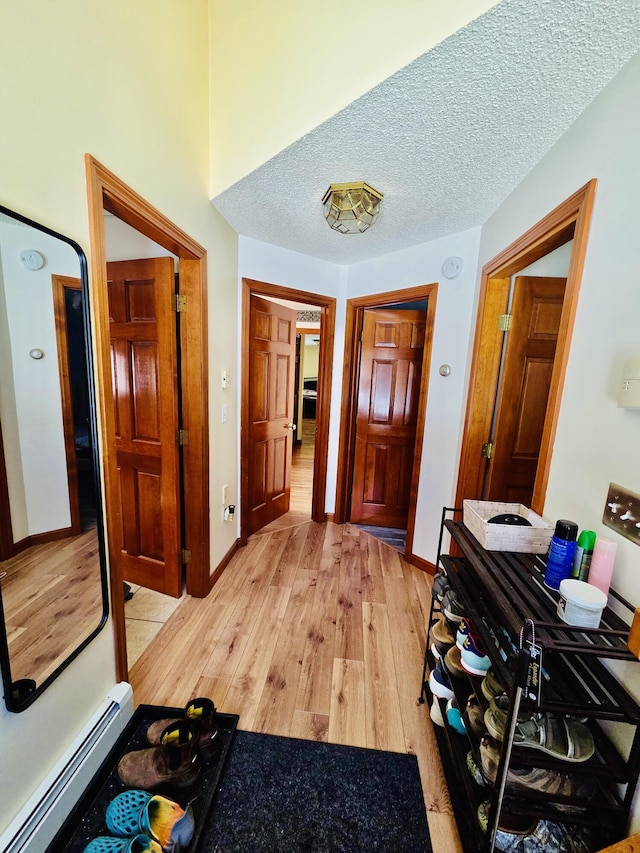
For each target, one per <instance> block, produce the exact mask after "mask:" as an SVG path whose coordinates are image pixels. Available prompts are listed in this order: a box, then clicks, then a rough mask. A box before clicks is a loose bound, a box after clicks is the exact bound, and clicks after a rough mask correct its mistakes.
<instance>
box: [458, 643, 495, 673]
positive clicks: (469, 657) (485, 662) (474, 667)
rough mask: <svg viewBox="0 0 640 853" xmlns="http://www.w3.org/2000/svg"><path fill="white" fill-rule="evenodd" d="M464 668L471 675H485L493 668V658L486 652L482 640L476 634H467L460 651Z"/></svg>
mask: <svg viewBox="0 0 640 853" xmlns="http://www.w3.org/2000/svg"><path fill="white" fill-rule="evenodd" d="M460 661H461V663H462V668H463V669H464V670H466V671H467V672H469V673H471V675H485V674H486V673H487V671H488V670H489V669H490V668H491V660H490V658H489V657H488V655H486V654H485V651H484V647H483V645H482V641H481V640H480V638H479V637H477V636H475V635H474V634H471V633H469V634H467V636H466V637H465V639H464V643H463V644H462V651H461V652H460Z"/></svg>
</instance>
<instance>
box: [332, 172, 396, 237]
mask: <svg viewBox="0 0 640 853" xmlns="http://www.w3.org/2000/svg"><path fill="white" fill-rule="evenodd" d="M381 201H382V193H381V192H379V191H378V190H374V188H373V187H370V186H369V184H365V182H364V181H357V182H356V183H354V184H331V186H330V187H329V189H328V190H327V191H326V193H325V194H324V198H323V199H322V204H323V205H324V218H325V219H326V220H327V222H328V223H329V227H330V228H333V230H334V231H339V232H340V233H341V234H362V232H363V231H366V230H367V228H369V227H370V226H371V225H373V223H374V222H375V221H376V219H377V218H378V214H379V213H380V202H381Z"/></svg>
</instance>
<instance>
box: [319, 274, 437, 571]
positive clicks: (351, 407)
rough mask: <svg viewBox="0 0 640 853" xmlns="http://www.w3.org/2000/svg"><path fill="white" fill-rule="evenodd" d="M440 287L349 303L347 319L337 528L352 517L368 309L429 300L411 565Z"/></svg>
mask: <svg viewBox="0 0 640 853" xmlns="http://www.w3.org/2000/svg"><path fill="white" fill-rule="evenodd" d="M437 295H438V285H437V283H434V284H423V285H418V286H416V287H409V288H406V289H403V290H391V291H387V292H385V293H377V294H371V295H369V296H361V297H359V298H357V299H347V311H346V317H345V343H344V367H343V379H342V417H341V419H340V438H339V445H338V446H339V449H338V473H337V485H336V508H335V514H334V518H335V521H336V523H337V524H344V523H345V522H347V521H348V520H349V516H350V513H351V484H352V481H353V460H354V445H355V431H356V411H357V404H358V374H359V369H358V368H359V363H360V354H359V351H360V329H361V328H362V318H363V315H364V312H365V310H366V309H367V308H382V307H383V306H385V305H394V304H398V303H402V302H414V301H415V300H423V299H426V300H427V312H426V314H427V316H426V326H425V334H424V347H423V350H422V352H423V356H422V377H421V380H420V398H419V401H418V420H417V423H416V440H415V450H414V454H413V470H412V473H411V492H410V497H409V516H408V519H407V542H406V547H405V554H404V556H405V559H406V560H407V561H408V562H411V558H412V557H413V538H414V533H415V523H416V503H417V500H418V487H419V485H420V464H421V461H422V449H423V448H422V445H423V442H424V427H425V423H426V413H427V391H428V388H429V371H430V365H431V345H432V342H433V328H434V324H435V316H436V301H437Z"/></svg>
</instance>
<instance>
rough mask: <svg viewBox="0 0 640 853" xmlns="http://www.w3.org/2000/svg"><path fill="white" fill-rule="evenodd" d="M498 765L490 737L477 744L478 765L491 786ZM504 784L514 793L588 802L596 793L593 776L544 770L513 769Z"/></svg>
mask: <svg viewBox="0 0 640 853" xmlns="http://www.w3.org/2000/svg"><path fill="white" fill-rule="evenodd" d="M499 762H500V747H499V745H498V743H497V742H496V741H495V740H494V739H493V738H492V737H490V736H489V735H485V736H484V737H483V738H482V739H481V741H480V765H481V767H482V773H483V774H484V776H485V778H487V779H488V780H489V781H490V782H492V783H493V782H495V781H496V775H497V773H498V764H499ZM507 782H508V784H509V787H510V788H511V790H513V791H514V792H515V791H518V792H524V791H538V792H539V793H541V794H549V795H551V796H554V797H572V798H576V797H579V798H580V799H583V800H590V799H592V798H593V796H594V795H595V792H596V782H595V779H594V778H593V777H592V776H584V775H582V774H580V773H561V772H560V771H558V770H549V769H547V768H544V767H524V768H523V767H512V768H510V769H509V771H508V773H507ZM554 807H555V806H554ZM572 808H573V810H574V811H576V810H577V811H580V809H579V808H578V809H576V808H575V806H572ZM564 810H565V809H564V808H563V811H564Z"/></svg>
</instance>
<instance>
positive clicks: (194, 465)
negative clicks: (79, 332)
mask: <svg viewBox="0 0 640 853" xmlns="http://www.w3.org/2000/svg"><path fill="white" fill-rule="evenodd" d="M85 171H86V181H87V196H88V204H89V229H90V244H91V255H92V265H91V277H90V300H91V308H92V319H93V324H94V329H95V347H96V353H97V358H96V371H97V378H98V401H99V410H100V414H101V418H100V421H101V438H102V460H103V468H104V488H105V498H106V502H105V510H106V511H105V517H106V527H107V538H108V543H109V549H110V551H109V571H110V581H111V584H110V586H111V602H112V616H113V625H114V640H115V651H116V676H117V678H119V679H122V680H126V678H127V676H128V665H127V646H126V632H125V620H124V591H123V584H122V580H123V579H122V578H121V577H120V575H119V570H118V559H117V556H118V555H117V554H114V553H113V552H112V550H111V549H112V548H113V543H114V542H117V541H118V537H117V536H116V535H115V531H116V529H117V528H116V527H115V525H117V524H119V523H120V520H119V516H118V505H119V499H118V494H117V489H118V480H117V471H116V459H115V451H114V440H113V437H114V435H115V425H114V413H113V407H112V406H110V405H109V399H110V395H111V393H112V392H111V362H110V352H109V312H108V301H107V253H106V240H105V233H104V211H105V210H107V211H109V212H110V213H113V214H114V215H115V216H117V217H118V218H119V219H121V220H123V222H126V223H127V224H128V225H130V226H131V227H133V228H135V229H136V230H137V231H139V232H140V233H141V234H144V235H145V236H146V237H149V238H150V239H151V240H153V241H154V242H155V243H157V244H158V245H160V246H163V247H164V248H165V249H167V250H168V251H170V252H171V253H172V254H174V255H176V256H177V257H178V259H179V275H180V291H181V294H182V295H184V296H186V297H187V305H188V310H187V312H186V313H185V314H184V317H183V323H182V334H181V347H180V348H181V360H180V361H181V377H182V412H183V421H184V425H185V427H188V429H189V444H188V445H187V446H186V447H184V451H185V452H184V454H183V480H184V486H185V489H184V491H185V502H184V512H185V542H186V545H187V547H188V549H189V550H190V551H191V561H190V562H189V563H188V564H187V570H186V574H187V592H188V593H189V594H190V595H193V596H196V597H203V596H205V595H206V594H207V593H208V592H209V590H210V588H211V584H212V578H211V575H210V569H209V564H210V545H209V539H210V531H209V420H208V414H207V413H208V369H207V364H208V355H207V286H206V282H207V270H206V260H207V253H206V250H205V249H204V248H203V247H202V246H200V245H199V244H198V243H196V242H195V240H193V239H192V238H191V237H189V235H188V234H186V233H185V232H184V231H182V230H181V229H180V228H178V226H176V225H174V223H173V222H171V221H170V220H169V219H167V217H166V216H164V214H162V213H160V211H159V210H156V209H155V208H154V207H152V206H151V205H150V204H149V203H148V202H147V201H145V199H143V198H142V196H140V195H138V193H136V192H135V191H134V190H132V189H131V188H130V187H128V186H127V185H126V184H125V183H123V181H121V180H120V179H119V178H118V177H117V176H116V175H114V174H113V173H112V172H110V171H109V170H108V169H106V168H105V167H104V166H103V165H101V164H100V163H99V162H98V161H97V160H96V159H95V158H94V157H92V156H91V155H90V154H86V155H85Z"/></svg>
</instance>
